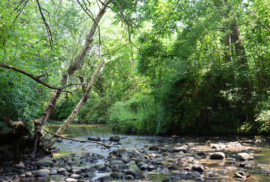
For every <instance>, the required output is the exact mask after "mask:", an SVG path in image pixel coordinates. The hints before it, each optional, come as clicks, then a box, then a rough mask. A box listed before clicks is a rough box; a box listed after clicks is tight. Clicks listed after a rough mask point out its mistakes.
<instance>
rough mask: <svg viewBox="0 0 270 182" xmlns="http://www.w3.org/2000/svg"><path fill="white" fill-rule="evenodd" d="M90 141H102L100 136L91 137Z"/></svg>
mask: <svg viewBox="0 0 270 182" xmlns="http://www.w3.org/2000/svg"><path fill="white" fill-rule="evenodd" d="M88 140H92V141H100V137H98V136H89V137H88Z"/></svg>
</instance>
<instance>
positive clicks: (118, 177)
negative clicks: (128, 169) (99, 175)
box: [110, 172, 123, 179]
mask: <svg viewBox="0 0 270 182" xmlns="http://www.w3.org/2000/svg"><path fill="white" fill-rule="evenodd" d="M110 176H111V177H112V178H113V179H121V178H123V175H122V174H121V173H116V172H114V173H111V174H110Z"/></svg>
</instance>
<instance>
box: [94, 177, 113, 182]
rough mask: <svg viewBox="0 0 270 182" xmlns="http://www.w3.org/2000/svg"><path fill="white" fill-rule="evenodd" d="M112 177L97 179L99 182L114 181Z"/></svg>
mask: <svg viewBox="0 0 270 182" xmlns="http://www.w3.org/2000/svg"><path fill="white" fill-rule="evenodd" d="M112 180H113V179H112V177H111V176H102V177H100V178H98V179H97V181H100V182H106V181H112Z"/></svg>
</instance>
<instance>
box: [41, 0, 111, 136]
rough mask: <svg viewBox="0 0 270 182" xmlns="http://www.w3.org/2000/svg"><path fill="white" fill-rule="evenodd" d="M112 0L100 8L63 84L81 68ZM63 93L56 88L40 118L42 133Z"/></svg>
mask: <svg viewBox="0 0 270 182" xmlns="http://www.w3.org/2000/svg"><path fill="white" fill-rule="evenodd" d="M109 2H110V0H105V1H104V3H103V4H104V5H103V7H102V8H101V9H100V10H99V13H98V14H97V16H96V18H95V21H94V22H93V25H92V28H91V30H90V32H89V34H88V35H87V36H86V40H85V44H84V47H83V48H82V50H81V52H80V54H79V55H78V56H77V58H76V59H75V61H74V62H71V63H70V66H69V68H68V70H67V71H66V72H65V73H64V74H63V75H62V79H61V86H65V85H66V84H67V82H68V78H69V77H70V76H71V75H72V74H73V73H74V72H75V71H77V70H78V69H79V67H80V65H81V63H82V61H83V59H84V57H85V55H86V52H87V51H88V49H89V46H90V44H91V43H92V42H93V40H94V39H93V37H94V34H95V32H96V29H97V26H98V23H99V22H100V20H101V18H102V17H103V15H104V14H105V12H106V7H107V5H108V4H109ZM61 93H62V90H56V93H55V95H54V96H53V97H52V99H51V101H50V103H49V105H48V106H47V108H46V109H45V111H44V112H43V113H42V117H41V118H40V121H41V124H42V125H41V128H40V132H41V133H42V132H43V131H42V130H43V128H44V126H45V124H46V122H47V120H48V118H49V116H50V115H51V113H52V111H53V109H54V107H55V106H56V102H57V100H58V98H59V97H60V95H61Z"/></svg>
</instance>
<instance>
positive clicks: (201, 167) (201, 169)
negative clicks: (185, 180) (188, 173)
mask: <svg viewBox="0 0 270 182" xmlns="http://www.w3.org/2000/svg"><path fill="white" fill-rule="evenodd" d="M191 169H192V170H193V171H198V172H203V171H204V167H203V165H199V164H195V165H193V166H192V168H191Z"/></svg>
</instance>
